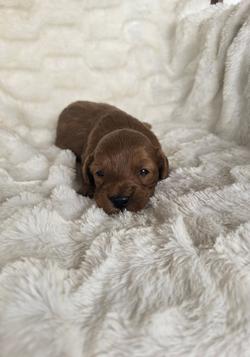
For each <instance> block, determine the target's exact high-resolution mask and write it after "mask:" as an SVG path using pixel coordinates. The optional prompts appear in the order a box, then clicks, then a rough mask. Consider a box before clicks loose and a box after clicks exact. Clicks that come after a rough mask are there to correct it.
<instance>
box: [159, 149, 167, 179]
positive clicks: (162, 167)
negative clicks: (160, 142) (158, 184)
mask: <svg viewBox="0 0 250 357" xmlns="http://www.w3.org/2000/svg"><path fill="white" fill-rule="evenodd" d="M158 157H159V180H163V179H165V178H166V177H168V173H169V164H168V159H167V157H166V155H165V154H164V153H163V152H162V150H161V149H159V151H158Z"/></svg>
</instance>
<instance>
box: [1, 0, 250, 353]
mask: <svg viewBox="0 0 250 357" xmlns="http://www.w3.org/2000/svg"><path fill="white" fill-rule="evenodd" d="M237 3H238V4H237ZM249 21H250V2H249V1H241V2H239V1H225V3H224V4H223V5H222V4H220V5H218V6H209V4H208V1H206V0H200V1H199V2H197V1H195V0H171V1H170V0H169V1H164V0H158V1H149V0H133V1H132V0H131V1H130V0H129V1H126V2H125V1H121V0H105V1H100V0H99V1H98V0H84V1H79V0H70V1H66V0H65V1H64V0H61V1H58V2H52V1H49V0H44V1H38V0H8V1H5V0H0V91H1V95H0V104H1V111H0V125H1V128H0V154H1V156H0V197H1V209H0V222H1V227H0V234H1V236H0V239H1V240H0V263H1V273H0V351H1V353H0V355H1V357H47V356H48V357H66V356H67V357H78V356H79V357H80V356H81V357H82V356H88V357H89V356H119V357H120V356H136V357H141V356H143V357H149V356H150V357H151V356H152V357H158V356H159V357H161V356H178V357H179V356H192V357H194V356H197V357H200V356H248V355H249V350H250V343H249V333H250V324H249V318H250V315H249V311H250V309H249V308H250V306H249V301H250V280H249V266H250V258H249V257H250V255H249V248H250V204H249V202H250V150H249V146H248V145H249V139H250V119H249V118H250V107H249V93H250V91H249V90H250V79H249V78H250V75H249V68H250V66H249V65H250V52H249V48H250V46H249V45H250V43H249V42H250V34H249V31H250V23H249ZM75 99H89V100H96V101H105V102H110V103H112V104H115V105H118V106H120V107H121V108H123V109H125V110H127V111H128V112H130V113H131V114H134V115H136V116H137V117H139V118H141V119H142V120H145V121H149V122H151V123H152V124H153V128H154V130H155V132H156V133H157V134H158V135H159V138H160V140H161V142H162V145H163V148H164V149H165V151H166V153H167V154H168V156H169V159H170V164H171V170H172V171H171V175H170V177H169V178H168V179H167V180H165V181H163V182H161V183H160V184H159V185H158V187H157V190H156V194H155V196H154V197H153V198H152V200H151V202H150V204H149V206H148V207H147V208H146V209H145V210H143V211H141V212H139V213H138V214H133V213H128V212H127V213H124V214H121V215H119V216H107V215H106V214H105V213H104V212H103V211H102V210H101V209H98V208H97V207H96V205H95V202H94V201H93V200H90V199H88V198H84V197H81V196H78V195H77V194H76V193H75V190H74V177H75V171H74V156H73V154H71V153H70V152H68V151H62V150H59V149H58V148H56V147H54V146H53V140H54V134H55V130H54V129H55V125H56V120H57V115H58V113H59V112H60V110H61V109H62V108H63V107H64V106H65V105H66V104H68V103H69V102H71V101H73V100H75Z"/></svg>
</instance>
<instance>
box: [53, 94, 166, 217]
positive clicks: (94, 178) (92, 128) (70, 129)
mask: <svg viewBox="0 0 250 357" xmlns="http://www.w3.org/2000/svg"><path fill="white" fill-rule="evenodd" d="M56 145H57V146H59V147H60V148H62V149H70V150H72V151H73V152H74V153H75V155H76V156H77V158H78V161H80V162H81V166H82V169H81V170H82V181H83V182H82V194H84V195H87V196H90V197H94V198H95V200H96V202H97V205H98V206H99V207H101V208H103V209H104V211H105V212H106V213H108V214H111V213H118V212H119V211H120V210H123V209H125V208H126V209H127V210H129V211H138V210H140V209H142V208H143V207H145V205H146V204H147V202H148V200H149V198H150V196H152V195H153V193H154V189H155V186H156V184H157V182H158V181H159V180H162V179H164V178H166V177H167V176H168V160H167V158H166V156H165V155H164V154H163V152H162V150H161V146H160V143H159V141H158V139H157V138H156V136H155V135H154V134H153V133H152V131H151V130H150V125H149V124H146V123H141V122H140V121H139V120H137V119H135V118H133V117H132V116H130V115H128V114H127V113H125V112H123V111H122V110H120V109H118V108H116V107H114V106H111V105H108V104H98V103H92V102H85V101H84V102H83V101H79V102H75V103H72V104H70V105H69V106H68V107H67V108H65V109H64V110H63V112H62V113H61V114H60V116H59V121H58V126H57V137H56Z"/></svg>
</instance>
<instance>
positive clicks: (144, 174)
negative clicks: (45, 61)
mask: <svg viewBox="0 0 250 357" xmlns="http://www.w3.org/2000/svg"><path fill="white" fill-rule="evenodd" d="M139 173H140V176H147V174H149V171H148V170H147V169H141V170H140V172H139Z"/></svg>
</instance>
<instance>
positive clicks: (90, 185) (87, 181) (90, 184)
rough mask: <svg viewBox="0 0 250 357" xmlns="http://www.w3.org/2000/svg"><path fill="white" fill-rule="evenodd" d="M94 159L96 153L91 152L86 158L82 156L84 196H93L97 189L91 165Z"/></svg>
mask: <svg viewBox="0 0 250 357" xmlns="http://www.w3.org/2000/svg"><path fill="white" fill-rule="evenodd" d="M93 160H94V155H93V154H90V155H88V156H87V157H86V158H85V159H84V158H83V157H82V189H81V193H82V194H83V195H84V196H89V197H93V195H94V191H95V181H94V177H93V175H92V173H91V171H90V165H91V163H92V162H93Z"/></svg>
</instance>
